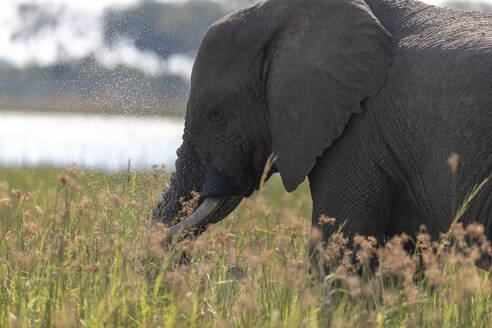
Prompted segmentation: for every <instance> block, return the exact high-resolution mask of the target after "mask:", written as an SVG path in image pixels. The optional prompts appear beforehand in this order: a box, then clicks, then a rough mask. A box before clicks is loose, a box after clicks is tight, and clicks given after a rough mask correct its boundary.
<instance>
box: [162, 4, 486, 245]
mask: <svg viewBox="0 0 492 328" xmlns="http://www.w3.org/2000/svg"><path fill="white" fill-rule="evenodd" d="M272 152H273V153H276V154H278V155H279V157H278V160H277V162H276V163H275V168H274V169H275V171H276V172H279V173H280V175H281V177H282V180H283V183H284V186H285V188H286V189H287V191H289V192H290V191H292V190H294V189H296V187H297V186H298V185H299V184H300V183H301V182H302V181H303V180H304V178H305V177H306V176H307V177H308V178H309V182H310V188H311V194H312V198H313V207H314V209H313V225H314V226H317V225H318V218H319V216H320V215H321V214H325V215H328V216H330V217H335V218H337V219H338V222H339V223H341V222H343V221H345V220H346V224H345V226H344V228H343V231H344V233H345V234H347V235H349V236H353V235H354V234H356V233H359V234H363V235H373V236H376V237H377V238H378V240H379V241H380V242H382V241H384V239H385V238H386V237H388V236H390V235H393V234H396V233H401V232H406V233H409V234H411V235H415V234H416V232H417V231H418V230H419V227H420V226H421V225H423V224H424V225H426V226H427V229H428V232H429V233H430V234H431V235H432V236H433V237H437V236H438V234H439V233H440V232H443V231H447V230H448V228H449V226H450V223H451V220H452V218H453V217H454V216H455V213H456V211H457V208H459V206H460V205H461V204H462V203H463V201H464V199H465V196H466V195H467V194H468V193H470V192H471V191H472V189H473V187H474V186H475V185H478V184H480V183H481V182H483V181H484V180H485V179H486V178H488V177H489V175H490V174H491V172H492V15H490V14H484V13H478V12H462V11H457V10H451V9H443V8H438V7H434V6H429V5H426V4H423V3H421V2H418V1H412V0H395V1H391V0H366V2H364V1H363V0H269V1H265V2H262V3H260V4H258V5H255V6H253V7H250V8H246V9H243V10H240V11H238V12H236V13H233V14H231V15H229V16H227V17H225V18H223V19H222V20H220V21H218V22H217V23H216V24H214V25H213V26H212V27H210V29H209V30H208V31H207V33H206V35H205V37H204V39H203V41H202V44H201V46H200V50H199V53H198V56H197V58H196V62H195V66H194V68H193V75H192V81H191V92H190V97H189V102H188V107H187V113H186V122H185V131H184V135H183V144H182V146H181V147H180V149H179V150H178V160H177V162H176V173H175V174H174V175H173V177H172V180H171V183H170V186H169V187H167V188H166V189H165V190H164V194H163V198H162V200H161V202H160V203H159V205H158V206H157V207H156V209H155V210H154V213H153V214H154V215H153V219H154V220H156V221H162V222H164V223H169V222H171V220H172V218H173V217H174V216H175V215H176V213H177V211H178V210H179V208H180V206H179V202H178V199H179V198H180V197H188V192H189V191H190V190H196V191H198V192H200V194H201V198H202V199H204V198H206V197H210V196H215V197H225V198H226V201H225V203H224V205H223V206H222V207H221V208H220V209H219V210H218V211H217V212H216V213H215V215H213V216H212V217H211V218H209V219H208V220H206V222H205V223H204V224H201V225H200V226H199V227H198V228H197V230H196V231H195V232H196V233H200V232H202V231H203V230H204V229H205V226H206V225H207V224H209V223H214V222H217V221H219V220H221V219H223V218H224V217H225V216H226V215H227V214H229V213H230V212H231V211H232V210H233V209H234V208H235V207H236V206H237V205H238V204H239V202H240V201H241V199H242V198H243V197H247V196H249V195H250V194H251V193H252V192H253V190H254V189H256V188H257V187H258V183H259V180H260V177H261V173H262V171H263V167H264V165H265V161H266V159H267V157H268V155H269V154H270V153H272ZM453 152H454V153H457V154H458V155H459V165H458V169H457V172H456V174H455V175H453V174H452V172H451V170H450V168H449V165H448V163H447V162H448V158H449V156H450V154H451V153H453ZM491 191H492V182H490V183H487V184H485V185H484V187H483V188H482V190H481V191H480V192H479V193H478V195H477V196H476V197H475V198H474V199H473V201H472V202H471V204H470V205H469V208H468V210H467V211H466V213H465V214H464V216H463V217H462V221H463V222H464V223H469V222H472V221H478V222H480V223H482V224H483V225H484V226H485V229H486V233H487V235H488V237H489V239H490V237H492V193H491ZM337 228H338V227H337V226H336V225H335V226H331V225H327V226H324V227H323V236H324V238H325V239H326V238H328V236H329V235H330V234H331V233H332V232H333V231H334V230H336V229H337Z"/></svg>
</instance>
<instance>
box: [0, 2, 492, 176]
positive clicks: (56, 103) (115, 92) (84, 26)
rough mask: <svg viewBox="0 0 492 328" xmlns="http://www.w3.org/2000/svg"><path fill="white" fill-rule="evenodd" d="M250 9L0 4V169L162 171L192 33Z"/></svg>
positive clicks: (193, 46)
mask: <svg viewBox="0 0 492 328" xmlns="http://www.w3.org/2000/svg"><path fill="white" fill-rule="evenodd" d="M254 2H256V1H255V0H191V1H179V0H175V1H172V0H160V1H157V0H155V1H152V0H143V1H137V0H85V1H77V0H36V1H34V0H31V1H29V0H1V1H0V166H22V165H28V166H35V165H54V166H65V165H71V164H76V165H78V166H81V167H88V168H95V169H103V170H109V171H115V170H121V169H127V167H128V165H130V166H131V167H132V168H136V169H149V168H150V167H151V166H152V165H154V164H155V165H167V166H169V167H172V166H173V163H174V160H175V156H176V155H175V152H176V148H177V147H178V146H179V144H180V142H181V133H182V129H183V117H184V111H185V104H186V97H187V94H188V90H189V81H190V75H191V69H192V66H193V60H194V57H195V55H196V52H197V49H198V46H199V43H200V40H201V38H202V35H203V33H204V31H205V30H206V28H207V27H208V26H209V25H210V24H212V23H213V22H214V21H216V20H217V19H219V18H220V17H222V16H224V15H226V14H227V13H228V12H230V11H233V10H235V9H237V8H240V7H243V6H246V5H248V4H252V3H254ZM426 2H427V3H430V4H435V5H441V6H448V7H454V8H459V9H465V10H480V11H491V10H492V0H487V1H483V2H472V1H452V2H446V1H438V0H428V1H426Z"/></svg>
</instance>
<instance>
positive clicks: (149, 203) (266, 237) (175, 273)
mask: <svg viewBox="0 0 492 328" xmlns="http://www.w3.org/2000/svg"><path fill="white" fill-rule="evenodd" d="M167 178H168V175H167V173H166V172H164V170H162V169H155V170H153V171H151V172H125V173H121V174H116V175H107V174H103V173H100V172H93V171H79V170H76V169H73V168H67V169H65V170H64V171H62V172H60V171H59V170H57V169H53V168H36V169H31V168H4V169H0V235H1V238H0V326H2V327H33V326H34V327H51V326H55V327H326V326H328V324H331V325H332V326H333V327H357V326H358V327H490V323H491V322H492V311H490V309H491V308H492V283H491V281H490V279H489V276H488V273H486V272H483V271H480V270H479V269H477V268H476V267H475V266H474V265H473V262H474V260H475V259H476V258H477V257H478V256H479V254H480V253H482V252H484V251H490V246H489V244H488V243H487V242H486V241H485V239H484V235H483V228H482V227H481V226H478V225H472V226H469V227H467V228H466V229H465V228H463V227H462V226H461V225H460V224H459V222H456V223H455V224H454V225H453V228H452V229H451V230H450V232H449V233H448V234H445V235H443V237H442V240H441V242H440V243H433V242H431V241H430V240H429V237H428V236H427V235H426V234H425V230H422V233H421V234H420V235H419V236H418V239H417V242H416V246H415V247H416V249H417V253H418V254H419V255H420V257H419V256H417V255H412V254H409V253H408V252H406V251H404V250H403V248H402V244H403V243H404V242H405V241H407V240H408V237H407V236H405V235H403V236H398V237H395V238H393V239H391V240H389V241H388V242H387V244H386V246H385V247H384V248H376V247H375V242H374V240H373V239H371V238H368V239H365V238H356V241H355V242H356V244H357V245H358V250H357V251H356V253H355V254H352V253H351V251H350V250H349V249H348V248H347V247H346V244H347V240H346V239H344V238H343V236H342V235H341V234H337V235H335V236H333V237H332V238H331V240H330V242H329V243H328V246H327V248H326V250H321V249H320V254H319V257H318V259H319V261H322V262H324V263H325V264H326V265H327V267H329V272H328V275H327V276H326V279H320V278H319V274H318V270H317V269H316V267H315V266H311V261H310V254H308V247H307V245H308V241H309V238H311V241H312V242H314V243H316V241H317V240H318V239H319V236H318V234H317V233H316V232H314V233H313V234H312V235H311V234H310V220H309V219H308V217H309V213H310V206H311V205H310V203H311V201H310V196H309V192H308V188H307V185H306V184H304V185H302V186H301V188H300V190H298V191H296V192H295V193H293V194H285V193H284V191H283V189H282V187H281V184H280V182H279V180H278V179H277V178H276V177H275V176H274V177H273V179H272V181H270V182H269V183H267V184H266V186H265V188H264V190H262V191H261V192H259V193H256V194H255V196H254V197H252V198H251V199H246V200H244V201H243V203H242V204H241V206H240V207H239V208H238V210H237V211H235V212H234V213H233V214H232V215H230V216H229V217H228V218H227V219H225V220H224V221H222V222H221V223H219V224H217V225H216V226H213V227H210V229H209V230H208V231H207V232H206V233H204V234H203V235H202V236H201V237H199V238H198V239H196V240H194V241H191V240H185V241H182V242H180V243H176V242H174V243H166V240H165V229H163V228H162V227H156V228H153V229H150V228H149V227H148V222H149V217H150V212H151V209H152V207H153V205H154V204H155V202H156V201H157V200H158V197H159V195H160V190H161V187H162V186H163V185H164V184H165V183H166V181H167ZM189 205H190V206H191V207H193V204H189ZM320 220H321V221H320V222H321V223H322V224H333V221H334V219H332V218H326V217H323V218H321V219H320ZM310 236H311V237H310ZM183 252H185V253H186V254H187V256H186V257H183V256H182V254H183ZM373 254H376V255H377V257H378V258H379V266H378V267H377V269H376V270H375V272H372V273H371V272H370V271H371V266H369V263H368V262H369V259H370V258H371V256H372V255H373ZM353 255H355V257H356V258H357V263H356V264H352V262H351V261H350V259H351V258H352V257H353Z"/></svg>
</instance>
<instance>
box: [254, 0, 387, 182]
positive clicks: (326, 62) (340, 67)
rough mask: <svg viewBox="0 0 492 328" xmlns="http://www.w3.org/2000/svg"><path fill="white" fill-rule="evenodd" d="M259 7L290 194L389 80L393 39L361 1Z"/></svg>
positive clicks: (307, 0) (268, 88)
mask: <svg viewBox="0 0 492 328" xmlns="http://www.w3.org/2000/svg"><path fill="white" fill-rule="evenodd" d="M255 11H257V14H256V15H257V17H256V19H254V20H256V22H263V23H264V22H265V20H264V19H266V20H267V21H269V23H268V24H266V25H267V26H265V24H262V25H263V27H264V28H265V27H266V30H267V31H268V32H266V31H263V33H264V35H266V36H270V38H269V39H268V40H267V41H266V43H265V44H266V45H265V49H266V51H265V52H266V53H267V55H266V56H265V57H266V58H267V59H266V63H264V64H263V65H264V66H265V68H264V71H265V72H264V78H265V81H266V82H265V83H266V85H265V94H266V95H265V96H266V102H267V106H268V109H269V112H270V118H271V122H270V129H271V135H272V150H273V152H274V153H277V154H278V160H277V162H276V167H277V169H278V170H279V172H280V175H281V176H282V180H283V183H284V186H285V188H286V189H287V190H288V191H292V190H294V189H296V188H297V186H298V185H299V184H300V183H301V182H302V181H303V180H304V179H305V177H306V175H307V174H308V173H309V172H310V171H311V170H312V169H313V167H314V165H315V164H316V160H317V158H318V157H319V156H321V155H322V154H323V152H324V151H325V149H326V148H327V147H329V146H330V145H331V144H332V143H333V141H334V140H335V139H336V138H338V137H339V136H340V135H341V134H342V132H343V130H344V128H345V126H346V125H347V123H348V121H349V119H350V117H351V115H352V114H354V113H361V112H362V110H363V108H362V105H361V103H362V102H363V101H364V100H365V99H366V98H367V97H370V96H374V95H375V94H376V93H377V91H378V90H379V88H380V87H381V86H382V84H383V83H384V80H385V78H386V75H387V72H388V69H389V66H390V64H391V61H392V38H391V35H390V34H389V33H388V32H387V31H386V30H385V29H384V27H383V26H382V25H381V24H380V22H379V21H378V19H377V18H376V17H375V16H374V15H373V14H372V11H371V10H370V8H369V7H368V6H367V5H366V3H365V2H364V1H363V0H270V1H267V2H264V3H263V4H261V5H259V6H257V7H256V8H255ZM256 15H255V16H256ZM256 26H257V27H256V28H255V30H257V31H258V27H259V25H258V24H257V25H256Z"/></svg>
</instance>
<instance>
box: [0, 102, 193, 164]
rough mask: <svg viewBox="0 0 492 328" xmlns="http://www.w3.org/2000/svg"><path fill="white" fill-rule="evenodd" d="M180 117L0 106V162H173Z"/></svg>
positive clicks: (182, 122)
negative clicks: (24, 110)
mask: <svg viewBox="0 0 492 328" xmlns="http://www.w3.org/2000/svg"><path fill="white" fill-rule="evenodd" d="M183 126H184V121H182V120H173V119H165V118H141V117H123V116H122V117H114V116H94V115H77V114H47V113H18V112H2V111H0V166H20V165H56V166H66V165H71V164H75V165H77V166H79V167H85V168H94V169H103V170H108V171H117V170H122V169H126V168H127V166H128V160H129V159H130V160H131V167H132V168H134V169H149V168H151V166H152V165H159V166H160V165H166V166H169V167H173V166H174V161H175V160H176V149H177V148H178V147H179V145H180V144H181V135H182V132H183Z"/></svg>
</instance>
